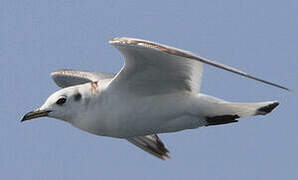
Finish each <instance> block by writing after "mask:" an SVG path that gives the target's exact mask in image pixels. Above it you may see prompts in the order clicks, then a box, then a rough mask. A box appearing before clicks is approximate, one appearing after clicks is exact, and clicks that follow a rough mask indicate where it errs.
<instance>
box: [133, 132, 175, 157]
mask: <svg viewBox="0 0 298 180" xmlns="http://www.w3.org/2000/svg"><path fill="white" fill-rule="evenodd" d="M127 140H128V141H129V142H131V143H132V144H134V145H136V146H138V147H139V148H141V149H143V150H144V151H146V152H148V153H150V154H152V155H153V156H155V157H158V158H160V159H162V160H165V158H170V156H169V155H168V153H169V150H168V149H167V148H166V147H165V145H164V144H163V142H162V141H161V140H160V139H159V137H158V136H157V135H156V134H153V135H148V136H141V137H131V138H127Z"/></svg>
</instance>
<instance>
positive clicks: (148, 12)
mask: <svg viewBox="0 0 298 180" xmlns="http://www.w3.org/2000/svg"><path fill="white" fill-rule="evenodd" d="M117 36H128V37H136V38H143V39H148V40H152V41H158V42H160V43H164V44H168V45H171V46H175V47H178V48H182V49H185V50H189V51H192V52H194V53H196V54H199V55H201V56H203V57H207V58H210V59H213V60H216V61H218V62H221V63H224V64H228V65H231V66H234V67H237V68H239V69H241V70H244V71H246V72H249V73H252V74H254V75H256V76H259V77H261V78H264V79H267V80H272V81H274V82H277V83H281V84H283V85H285V86H288V87H290V88H294V89H296V90H297V89H298V73H297V72H298V50H297V47H298V1H296V0H285V1H271V0H263V1H259V0H251V1H246V0H230V1H223V0H214V1H195V0H193V1H179V2H178V1H176V2H174V1H137V0H134V1H120V0H114V1H107V0H106V1H97V0H85V1H81V0H59V1H57V0H51V1H50V0H48V1H46V0H44V1H40V0H23V1H17V0H1V1H0V65H1V71H0V82H1V87H2V88H1V103H0V114H1V120H0V143H1V146H0V177H1V179H22V180H35V179H36V180H39V179H45V180H47V179H51V180H52V179H58V180H59V179H61V180H62V179H63V180H64V179H72V180H77V179H78V180H79V179H120V178H121V179H156V180H158V179H163V180H164V179H173V180H175V179H212V180H216V179H241V180H251V179H271V180H273V179H276V180H277V179H298V141H297V138H298V132H297V128H298V119H297V112H298V103H297V101H298V98H297V95H296V94H293V93H289V92H286V91H283V90H280V89H277V88H274V87H270V86H267V85H263V84H261V83H259V82H255V81H252V80H248V79H245V78H242V77H239V76H237V75H234V74H231V73H229V72H224V71H222V70H218V69H215V68H212V67H208V66H205V72H204V77H203V85H202V92H204V93H207V94H211V95H214V96H217V97H221V98H223V99H226V100H230V101H247V102H254V101H267V100H279V101H280V102H281V105H280V106H279V107H278V108H277V109H276V110H275V111H274V112H273V113H271V114H270V115H268V116H258V117H252V118H246V119H243V120H242V121H241V122H239V123H234V124H228V125H223V126H217V127H203V128H199V129H195V130H188V131H183V132H179V133H173V134H163V135H160V137H161V138H162V139H163V141H164V142H165V143H166V145H167V147H168V148H169V149H170V150H171V156H172V159H171V160H168V161H165V162H163V161H160V160H159V159H157V158H154V157H152V156H150V155H148V154H146V153H144V152H143V151H141V150H139V149H138V148H136V147H134V146H133V145H131V144H129V143H128V142H126V141H124V140H119V139H113V138H107V137H99V136H95V135H91V134H88V133H85V132H82V131H81V130H78V129H75V128H73V127H72V126H70V125H68V124H66V123H64V122H61V121H58V120H54V119H49V118H41V119H38V120H34V121H31V122H28V123H24V124H21V123H20V122H19V121H20V119H21V117H22V115H23V114H24V113H26V112H27V111H29V110H32V109H34V108H36V107H38V106H40V105H41V104H42V103H43V102H44V100H45V99H46V98H47V97H48V95H50V94H51V93H52V92H54V91H56V90H58V89H59V88H58V87H57V86H56V85H55V84H54V83H53V82H52V80H51V79H50V77H49V74H50V73H51V71H53V70H55V69H60V68H73V69H79V70H92V71H102V72H117V71H118V70H119V69H120V68H121V66H122V64H123V57H122V56H121V55H120V53H119V52H118V51H117V50H116V49H115V48H114V47H112V46H111V45H109V44H108V40H109V39H112V38H113V37H117Z"/></svg>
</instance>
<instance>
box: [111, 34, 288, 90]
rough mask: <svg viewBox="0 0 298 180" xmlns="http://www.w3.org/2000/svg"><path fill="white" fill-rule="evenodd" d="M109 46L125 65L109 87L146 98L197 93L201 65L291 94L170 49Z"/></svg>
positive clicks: (120, 41)
mask: <svg viewBox="0 0 298 180" xmlns="http://www.w3.org/2000/svg"><path fill="white" fill-rule="evenodd" d="M109 42H110V44H112V45H114V46H115V47H116V48H117V49H118V50H119V51H120V52H121V53H122V54H123V55H124V56H125V65H124V66H123V68H122V69H121V71H120V73H118V74H117V76H116V77H115V78H114V80H113V82H112V83H111V84H110V86H111V88H113V87H115V88H121V89H122V90H124V88H126V89H127V90H128V91H129V92H134V93H136V94H145V95H152V94H157V93H170V92H175V91H176V92H177V91H189V92H197V91H198V90H199V88H200V81H201V76H202V71H203V67H202V63H205V64H209V65H211V66H215V67H217V68H221V69H224V70H227V71H230V72H233V73H236V74H239V75H241V76H244V77H247V78H250V79H254V80H257V81H260V82H263V83H265V84H269V85H272V86H275V87H278V88H281V89H284V90H287V91H292V90H291V89H289V88H286V87H284V86H281V85H278V84H275V83H272V82H269V81H265V80H262V79H260V78H257V77H254V76H251V75H249V74H247V73H245V72H242V71H240V70H238V69H235V68H233V67H230V66H227V65H224V64H220V63H217V62H214V61H211V60H208V59H205V58H202V57H199V56H197V55H195V54H192V53H190V52H187V51H184V50H180V49H176V48H173V47H169V46H165V45H161V44H158V43H154V42H150V41H145V40H141V39H132V38H114V39H113V40H111V41H109Z"/></svg>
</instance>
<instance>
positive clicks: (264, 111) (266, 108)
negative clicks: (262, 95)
mask: <svg viewBox="0 0 298 180" xmlns="http://www.w3.org/2000/svg"><path fill="white" fill-rule="evenodd" d="M278 105H279V102H274V103H272V104H269V105H267V106H264V107H261V108H259V109H258V112H259V114H264V115H265V114H268V113H270V112H271V111H273V109H275V108H276V107H277V106H278Z"/></svg>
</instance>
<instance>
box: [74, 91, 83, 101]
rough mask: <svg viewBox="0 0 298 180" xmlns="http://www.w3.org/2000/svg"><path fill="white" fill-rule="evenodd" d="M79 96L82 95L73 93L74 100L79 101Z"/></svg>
mask: <svg viewBox="0 0 298 180" xmlns="http://www.w3.org/2000/svg"><path fill="white" fill-rule="evenodd" d="M81 98H82V95H81V93H79V92H78V93H77V94H75V96H74V100H75V101H79V100H80V99H81Z"/></svg>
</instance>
